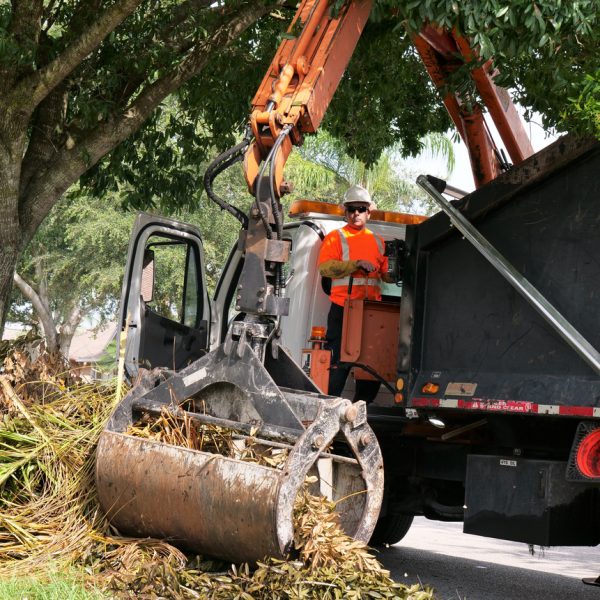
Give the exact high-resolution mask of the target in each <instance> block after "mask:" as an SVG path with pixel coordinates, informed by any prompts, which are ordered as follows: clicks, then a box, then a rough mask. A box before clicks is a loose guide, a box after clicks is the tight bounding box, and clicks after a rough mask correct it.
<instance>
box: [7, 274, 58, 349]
mask: <svg viewBox="0 0 600 600" xmlns="http://www.w3.org/2000/svg"><path fill="white" fill-rule="evenodd" d="M13 281H14V282H15V285H16V286H17V287H18V288H19V291H20V292H21V294H23V297H24V298H25V299H26V300H28V301H29V302H31V305H32V306H33V310H34V311H35V313H36V314H37V316H38V318H39V320H40V323H41V324H42V329H43V330H44V337H45V338H46V349H47V350H48V352H56V351H57V350H58V334H57V332H56V324H55V322H54V319H53V318H52V313H51V311H50V307H49V306H48V305H47V304H45V303H44V301H43V300H42V298H41V297H40V295H39V294H38V293H37V292H36V291H35V290H34V289H33V287H32V286H31V285H30V284H29V283H27V281H25V280H24V279H23V278H22V277H21V276H20V275H19V274H18V273H17V272H16V271H15V274H14V275H13Z"/></svg>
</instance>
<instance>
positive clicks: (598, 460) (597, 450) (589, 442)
mask: <svg viewBox="0 0 600 600" xmlns="http://www.w3.org/2000/svg"><path fill="white" fill-rule="evenodd" d="M575 460H576V461H577V468H578V469H579V471H580V472H581V474H582V475H583V476H585V477H600V429H594V431H592V432H591V433H588V434H587V435H586V436H585V437H584V438H583V439H582V440H581V442H579V448H577V456H576V457H575Z"/></svg>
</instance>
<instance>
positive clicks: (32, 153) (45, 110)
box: [19, 82, 67, 195]
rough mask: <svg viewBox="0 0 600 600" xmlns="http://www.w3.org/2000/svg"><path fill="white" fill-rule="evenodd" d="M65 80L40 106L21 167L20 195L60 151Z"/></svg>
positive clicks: (64, 105) (64, 109)
mask: <svg viewBox="0 0 600 600" xmlns="http://www.w3.org/2000/svg"><path fill="white" fill-rule="evenodd" d="M65 87H66V86H65V84H64V82H63V83H61V84H60V85H59V86H58V87H57V88H56V89H54V90H53V91H52V93H51V94H50V95H49V96H48V97H47V98H45V99H44V101H43V102H42V103H41V104H40V105H39V106H38V109H37V111H36V114H35V116H34V119H33V123H32V127H31V137H30V140H29V145H28V146H27V151H26V153H25V156H24V157H23V165H22V167H21V182H20V189H19V195H21V194H22V193H23V190H25V189H26V188H27V186H28V184H29V182H30V181H31V179H32V177H34V176H35V174H36V173H39V172H40V171H41V170H43V169H44V168H45V167H46V166H47V165H48V163H49V162H50V161H51V160H52V159H53V158H54V156H55V155H56V153H57V152H58V151H59V143H60V138H59V134H57V130H58V129H62V127H61V126H62V125H64V118H65V113H66V93H67V92H66V89H65Z"/></svg>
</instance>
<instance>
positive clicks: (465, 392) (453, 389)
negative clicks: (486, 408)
mask: <svg viewBox="0 0 600 600" xmlns="http://www.w3.org/2000/svg"><path fill="white" fill-rule="evenodd" d="M476 389H477V384H476V383H459V382H455V381H451V382H450V383H449V384H448V385H447V386H446V391H445V393H444V395H445V396H473V394H475V390H476Z"/></svg>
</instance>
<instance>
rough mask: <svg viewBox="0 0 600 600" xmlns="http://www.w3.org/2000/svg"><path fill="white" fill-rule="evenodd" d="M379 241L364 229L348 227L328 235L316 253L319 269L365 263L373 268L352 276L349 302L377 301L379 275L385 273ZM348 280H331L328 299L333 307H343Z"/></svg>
mask: <svg viewBox="0 0 600 600" xmlns="http://www.w3.org/2000/svg"><path fill="white" fill-rule="evenodd" d="M384 250H385V245H384V243H383V240H382V239H381V238H380V237H379V236H378V235H376V234H374V233H373V232H372V231H371V230H370V229H367V228H366V227H365V228H364V229H362V230H360V231H356V230H355V229H352V228H351V227H349V226H348V225H346V226H345V227H342V228H341V229H337V230H335V231H332V232H330V233H329V234H328V235H327V236H325V239H324V240H323V245H322V246H321V251H320V253H319V265H321V264H322V263H324V262H326V261H328V260H331V259H334V260H343V261H347V260H368V261H369V262H371V263H373V264H374V265H375V266H376V267H377V268H376V270H375V271H373V272H371V273H368V274H367V273H365V271H362V270H358V271H355V272H354V273H352V275H351V277H352V290H351V292H350V299H351V300H358V299H361V298H366V299H367V300H381V288H380V285H379V284H380V281H381V274H382V273H385V272H386V271H387V257H385V256H384V255H383V253H384ZM349 286H350V276H348V277H342V278H339V279H332V280H331V294H330V299H331V301H332V302H333V303H334V304H338V305H340V306H344V302H345V300H346V298H348V288H349Z"/></svg>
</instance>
